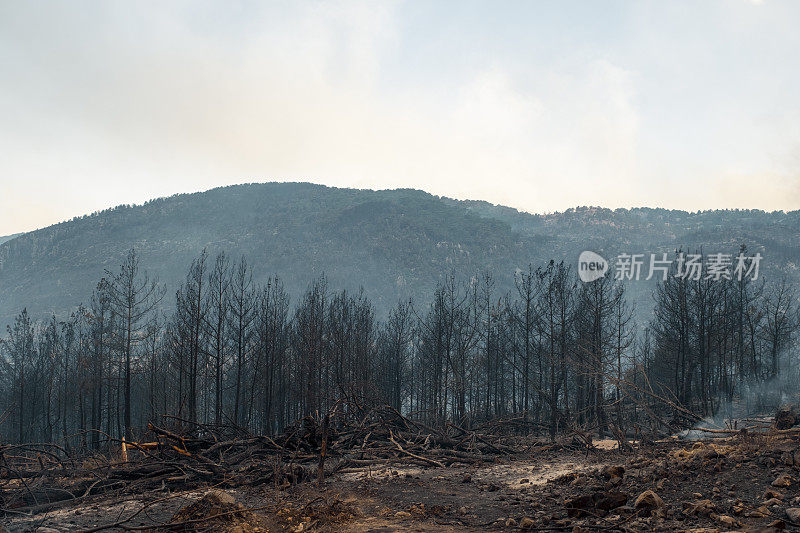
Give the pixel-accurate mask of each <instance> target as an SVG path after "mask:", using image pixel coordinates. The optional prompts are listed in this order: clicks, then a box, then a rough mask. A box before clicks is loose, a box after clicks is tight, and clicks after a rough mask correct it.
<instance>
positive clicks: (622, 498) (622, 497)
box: [594, 491, 628, 511]
mask: <svg viewBox="0 0 800 533" xmlns="http://www.w3.org/2000/svg"><path fill="white" fill-rule="evenodd" d="M626 503H628V495H627V494H625V493H624V492H616V491H610V492H604V493H602V494H601V495H600V497H599V498H598V499H597V501H596V502H595V504H594V506H595V508H596V509H600V510H601V511H610V510H612V509H616V508H617V507H622V506H623V505H625V504H626Z"/></svg>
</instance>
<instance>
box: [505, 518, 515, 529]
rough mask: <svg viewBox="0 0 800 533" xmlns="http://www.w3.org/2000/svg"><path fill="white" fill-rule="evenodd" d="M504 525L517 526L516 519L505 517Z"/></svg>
mask: <svg viewBox="0 0 800 533" xmlns="http://www.w3.org/2000/svg"><path fill="white" fill-rule="evenodd" d="M506 527H517V521H516V520H514V519H513V518H508V519H506Z"/></svg>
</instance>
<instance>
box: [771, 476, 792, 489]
mask: <svg viewBox="0 0 800 533" xmlns="http://www.w3.org/2000/svg"><path fill="white" fill-rule="evenodd" d="M772 486H773V487H791V486H792V476H790V475H789V474H781V475H780V476H778V477H777V478H775V481H773V482H772Z"/></svg>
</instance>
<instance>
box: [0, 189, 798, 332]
mask: <svg viewBox="0 0 800 533" xmlns="http://www.w3.org/2000/svg"><path fill="white" fill-rule="evenodd" d="M740 242H746V243H747V244H748V246H749V247H750V248H751V249H752V250H754V251H755V250H760V251H761V252H762V253H763V254H764V255H765V265H766V269H767V271H769V272H771V273H772V274H773V275H775V274H777V273H778V272H779V271H782V272H788V273H789V274H790V275H793V276H796V275H797V265H798V264H800V212H797V211H795V212H792V213H789V214H784V213H764V212H760V211H711V212H704V213H699V214H697V213H696V214H691V213H686V212H682V211H668V210H663V209H633V210H615V211H611V210H607V209H597V208H579V209H575V210H569V211H567V212H564V213H556V214H552V215H531V214H528V213H522V212H519V211H516V210H514V209H511V208H507V207H502V206H493V205H491V204H488V203H485V202H472V201H456V200H451V199H447V198H439V197H436V196H432V195H430V194H427V193H425V192H421V191H416V190H392V191H368V190H355V189H337V188H330V187H325V186H321V185H312V184H307V183H267V184H248V185H237V186H231V187H224V188H218V189H213V190H210V191H206V192H202V193H195V194H183V195H176V196H172V197H169V198H161V199H158V200H153V201H150V202H148V203H146V204H144V205H140V206H120V207H117V208H114V209H109V210H107V211H103V212H100V213H95V214H92V215H88V216H84V217H80V218H76V219H73V220H71V221H69V222H63V223H61V224H56V225H54V226H50V227H48V228H44V229H41V230H37V231H34V232H31V233H27V234H24V235H22V236H20V237H18V238H15V239H13V240H10V241H8V242H4V243H2V244H0V326H1V325H3V324H6V323H8V322H9V321H10V320H11V318H12V317H13V316H14V315H15V314H16V313H18V312H19V311H20V310H21V309H22V308H23V307H26V306H27V308H28V310H29V312H30V313H31V314H32V315H34V316H37V317H41V316H44V315H46V314H48V313H53V312H55V313H57V314H64V313H65V312H67V311H68V310H70V309H72V308H73V307H74V306H75V305H77V304H78V303H80V302H87V301H88V298H89V295H90V294H91V291H92V288H93V287H94V286H95V284H96V283H97V281H98V280H99V279H100V277H101V276H103V274H104V270H105V269H110V270H116V269H117V268H118V265H119V263H120V262H121V259H122V257H123V254H124V253H125V252H126V251H127V250H128V249H129V248H130V247H132V246H133V247H135V248H136V249H137V250H138V251H139V252H140V254H141V257H142V261H143V266H144V267H145V268H147V269H148V270H149V271H150V272H151V273H153V274H156V275H158V276H159V278H160V279H161V281H164V282H166V283H167V284H168V286H169V294H174V290H175V289H176V288H177V286H178V284H179V283H180V282H181V280H182V279H183V278H184V276H185V274H186V270H187V267H188V265H189V263H190V262H191V260H192V259H193V258H194V257H196V256H197V255H198V254H199V253H200V251H201V250H202V249H203V248H204V247H206V248H207V249H208V251H209V253H210V254H211V255H212V256H213V255H214V254H216V253H217V252H218V251H219V250H225V251H226V252H227V253H228V254H229V255H231V256H232V257H234V258H236V257H238V255H239V254H245V255H246V257H247V259H248V261H249V262H250V263H251V264H252V265H253V266H254V271H255V274H256V277H257V278H259V279H264V278H265V277H266V276H268V275H271V274H273V273H276V274H278V275H279V276H281V277H282V278H283V279H284V282H285V284H286V287H287V289H288V290H289V291H290V294H292V296H293V297H295V298H296V297H297V295H298V293H299V292H300V291H302V290H303V289H305V287H306V286H307V284H308V283H309V281H310V280H311V279H312V278H314V277H316V276H319V275H320V274H321V273H323V272H324V273H325V274H326V275H327V277H328V279H329V282H330V285H331V287H332V288H336V289H338V288H348V289H353V290H355V289H358V288H359V287H360V286H363V287H364V289H365V291H366V293H367V295H368V296H369V297H370V298H371V299H372V300H373V302H374V303H375V305H376V307H377V308H378V312H379V313H382V312H384V311H385V310H387V309H388V308H389V307H391V306H392V305H394V303H395V302H396V301H397V300H398V299H399V298H408V297H415V298H418V299H419V298H422V299H424V298H426V297H427V296H428V295H429V294H430V290H431V288H432V287H433V286H434V285H435V283H436V281H437V280H438V279H440V278H441V277H442V276H444V275H446V273H447V272H449V271H450V270H451V269H454V270H455V271H456V273H457V274H460V275H464V276H471V275H473V274H475V273H476V272H479V271H481V270H484V269H489V270H490V271H492V272H493V273H494V275H495V276H496V278H497V280H498V284H497V288H498V290H500V291H504V290H512V289H513V275H514V272H515V270H516V269H518V268H526V267H527V265H528V263H533V264H534V265H537V264H540V263H543V262H544V261H546V260H548V259H550V258H555V259H557V260H559V259H564V260H565V261H567V262H568V263H570V264H573V263H574V262H575V261H576V259H577V255H578V254H579V253H580V251H582V250H584V249H592V250H595V251H598V252H600V253H603V254H606V255H607V256H613V255H614V254H616V253H619V252H644V253H649V252H660V251H670V250H673V249H674V248H676V247H678V246H684V247H686V246H689V247H695V246H700V245H703V246H704V249H705V250H706V251H709V252H714V251H734V250H735V249H737V248H738V245H739V243H740ZM648 292H649V287H648V285H647V284H646V283H644V282H642V283H640V284H638V285H637V286H636V288H635V289H634V291H633V295H634V297H635V298H636V299H638V300H641V301H642V302H644V304H645V305H647V304H648V302H649V297H648V296H647V293H648ZM168 299H169V300H171V298H168Z"/></svg>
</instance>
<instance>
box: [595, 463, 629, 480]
mask: <svg viewBox="0 0 800 533" xmlns="http://www.w3.org/2000/svg"><path fill="white" fill-rule="evenodd" d="M600 474H601V475H602V476H603V477H604V478H606V479H614V478H619V479H622V478H623V477H624V476H625V467H624V466H620V465H608V466H606V467H604V468H603V470H601V471H600Z"/></svg>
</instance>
